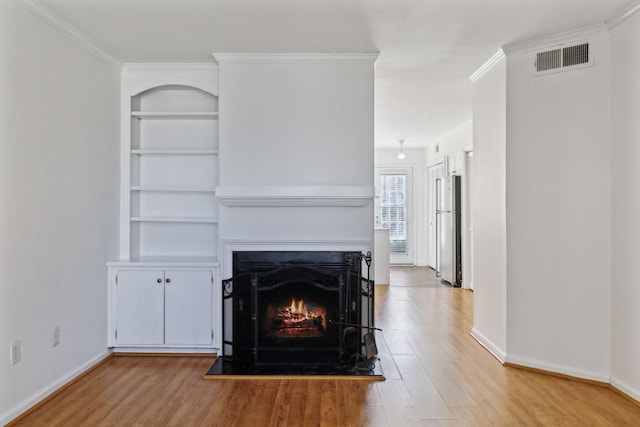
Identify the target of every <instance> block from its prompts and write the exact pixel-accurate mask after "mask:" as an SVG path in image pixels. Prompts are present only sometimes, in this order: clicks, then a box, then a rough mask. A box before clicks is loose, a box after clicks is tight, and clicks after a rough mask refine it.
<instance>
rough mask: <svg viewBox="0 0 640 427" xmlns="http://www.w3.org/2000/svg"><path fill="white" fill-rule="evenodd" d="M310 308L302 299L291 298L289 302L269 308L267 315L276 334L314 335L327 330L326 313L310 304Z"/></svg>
mask: <svg viewBox="0 0 640 427" xmlns="http://www.w3.org/2000/svg"><path fill="white" fill-rule="evenodd" d="M310 307H312V308H311V309H310V308H309V307H308V306H307V304H306V303H305V302H304V299H302V298H300V299H296V298H294V297H292V298H291V304H288V305H286V304H285V305H283V306H280V308H278V309H275V310H273V311H272V310H271V309H270V310H269V312H270V313H271V314H270V315H269V317H270V318H271V319H272V320H271V322H272V323H273V326H274V329H273V331H274V333H275V334H276V335H286V336H293V335H296V336H316V334H320V333H323V331H326V330H327V315H326V311H325V309H324V308H322V307H317V306H316V305H315V304H311V305H310Z"/></svg>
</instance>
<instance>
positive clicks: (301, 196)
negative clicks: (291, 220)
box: [216, 185, 374, 207]
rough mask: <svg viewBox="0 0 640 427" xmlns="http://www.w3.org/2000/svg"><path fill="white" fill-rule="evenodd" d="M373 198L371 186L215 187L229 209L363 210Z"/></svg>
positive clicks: (221, 200)
mask: <svg viewBox="0 0 640 427" xmlns="http://www.w3.org/2000/svg"><path fill="white" fill-rule="evenodd" d="M373 196H374V189H373V187H353V186H322V185H320V186H289V185H283V186H240V185H226V186H220V187H217V188H216V197H217V199H218V200H219V201H220V204H222V205H223V206H229V207H232V206H243V207H258V206H259V207H294V206H307V207H308V206H313V207H336V206H343V207H362V206H366V205H367V204H369V203H370V202H371V201H372V200H373Z"/></svg>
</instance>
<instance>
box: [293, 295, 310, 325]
mask: <svg viewBox="0 0 640 427" xmlns="http://www.w3.org/2000/svg"><path fill="white" fill-rule="evenodd" d="M289 313H291V315H292V318H293V319H294V321H295V320H297V319H299V320H305V319H313V318H314V317H316V316H314V315H313V313H312V315H311V316H309V311H308V310H307V306H306V304H305V303H304V300H303V299H301V300H300V301H296V299H295V298H291V306H289Z"/></svg>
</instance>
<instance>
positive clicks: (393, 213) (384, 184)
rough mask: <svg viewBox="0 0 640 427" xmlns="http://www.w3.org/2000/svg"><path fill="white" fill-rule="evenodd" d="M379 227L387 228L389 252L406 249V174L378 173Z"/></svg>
mask: <svg viewBox="0 0 640 427" xmlns="http://www.w3.org/2000/svg"><path fill="white" fill-rule="evenodd" d="M380 227H381V228H384V229H388V230H389V243H390V250H391V252H406V251H407V175H406V174H380Z"/></svg>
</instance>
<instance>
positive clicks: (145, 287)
mask: <svg viewBox="0 0 640 427" xmlns="http://www.w3.org/2000/svg"><path fill="white" fill-rule="evenodd" d="M216 271H217V270H216V269H173V270H171V269H168V270H162V269H150V268H144V267H130V266H129V267H116V266H113V267H110V276H111V278H112V284H111V285H112V286H111V287H110V294H111V295H110V301H112V302H113V307H112V309H110V320H109V326H110V328H109V329H110V331H109V336H110V341H111V342H110V345H111V346H113V347H141V348H144V347H158V348H165V347H179V348H184V347H189V348H201V347H205V348H211V347H212V346H213V340H214V330H215V323H214V308H213V307H214V282H215V273H216Z"/></svg>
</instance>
